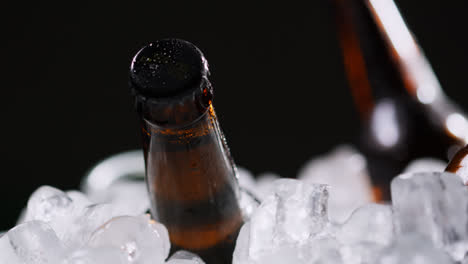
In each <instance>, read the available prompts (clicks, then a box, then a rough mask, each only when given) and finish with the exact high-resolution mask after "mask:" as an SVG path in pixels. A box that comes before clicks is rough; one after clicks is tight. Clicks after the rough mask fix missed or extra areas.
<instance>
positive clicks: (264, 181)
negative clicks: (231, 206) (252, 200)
mask: <svg viewBox="0 0 468 264" xmlns="http://www.w3.org/2000/svg"><path fill="white" fill-rule="evenodd" d="M278 179H280V176H279V175H278V174H276V173H273V172H264V173H260V174H259V175H258V176H257V191H256V195H257V197H258V198H259V199H260V200H262V199H264V198H265V197H266V196H267V195H268V194H270V193H271V192H272V189H273V184H274V182H275V181H276V180H278Z"/></svg>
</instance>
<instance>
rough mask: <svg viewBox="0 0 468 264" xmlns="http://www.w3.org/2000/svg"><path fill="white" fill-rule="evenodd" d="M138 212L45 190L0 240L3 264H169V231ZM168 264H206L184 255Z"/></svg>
mask: <svg viewBox="0 0 468 264" xmlns="http://www.w3.org/2000/svg"><path fill="white" fill-rule="evenodd" d="M134 211H135V210H134V209H131V210H129V209H128V208H126V207H125V206H118V205H116V204H93V203H92V202H91V201H90V200H89V199H88V198H87V196H86V195H85V194H83V193H81V192H78V191H71V192H67V193H65V192H62V191H60V190H58V189H55V188H52V187H49V186H43V187H40V188H39V189H38V190H37V191H35V192H34V193H33V194H32V196H31V198H30V199H29V201H28V205H27V208H26V211H25V214H24V217H23V219H22V220H21V223H20V224H19V225H17V226H16V227H14V228H12V229H11V230H9V231H8V232H7V233H5V234H4V235H3V236H2V237H0V263H8V264H23V263H26V264H106V263H113V264H114V263H116V264H126V263H141V264H150V263H151V264H158V263H160V264H162V263H165V260H166V259H167V257H168V255H169V249H170V242H169V236H168V232H167V229H166V228H165V227H164V226H163V225H161V224H159V223H157V222H155V221H154V220H151V219H150V217H149V215H145V214H141V213H140V214H135V212H134ZM166 263H171V264H177V263H186V264H201V263H203V262H202V261H201V260H200V259H199V258H198V257H196V256H192V255H191V254H190V253H188V252H178V253H176V254H174V255H173V256H172V257H171V258H170V259H169V260H168V262H166Z"/></svg>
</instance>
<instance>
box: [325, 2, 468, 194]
mask: <svg viewBox="0 0 468 264" xmlns="http://www.w3.org/2000/svg"><path fill="white" fill-rule="evenodd" d="M330 1H331V3H332V4H333V10H334V14H335V16H336V22H337V26H338V33H339V34H338V35H339V39H340V44H341V49H342V52H343V59H344V65H345V70H346V74H347V77H348V83H349V86H350V88H351V91H352V94H353V98H354V100H355V103H356V106H357V108H358V111H359V113H360V117H361V120H362V126H361V133H360V139H359V143H358V145H359V148H360V150H361V151H362V152H363V153H364V155H365V156H366V158H367V160H368V165H369V171H370V174H371V177H372V181H373V183H374V185H375V186H376V190H377V191H378V193H380V195H381V198H382V199H384V200H388V199H390V192H389V188H390V182H391V180H392V178H393V177H395V176H396V175H397V174H399V173H400V172H401V171H402V170H403V169H404V168H405V167H406V165H407V164H408V163H409V162H410V161H411V160H413V159H416V158H420V157H435V158H440V159H443V160H447V159H448V158H449V156H450V155H451V154H452V153H453V152H454V150H456V149H457V148H459V147H462V146H464V145H465V144H466V140H467V139H468V136H467V133H468V130H467V127H468V125H467V124H468V122H467V121H466V120H467V119H466V116H465V115H464V114H463V113H462V112H461V111H460V110H459V108H458V107H457V106H456V105H455V104H454V103H452V102H451V101H450V100H449V99H448V98H447V97H446V96H445V95H444V93H443V91H442V89H441V88H440V84H439V82H438V80H437V77H436V76H435V74H434V73H433V71H432V69H431V67H430V65H429V63H428V61H427V60H426V58H425V56H424V54H423V52H422V51H421V49H420V48H419V46H418V44H417V42H416V41H415V39H414V38H413V35H412V34H411V32H410V31H409V30H408V28H407V26H406V24H405V22H404V21H403V19H402V17H401V15H400V13H399V11H398V9H397V7H396V5H395V3H394V2H393V0H330Z"/></svg>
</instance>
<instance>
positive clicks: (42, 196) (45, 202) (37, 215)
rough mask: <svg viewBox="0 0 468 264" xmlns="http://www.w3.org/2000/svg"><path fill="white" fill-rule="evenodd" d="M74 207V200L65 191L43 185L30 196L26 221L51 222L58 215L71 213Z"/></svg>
mask: <svg viewBox="0 0 468 264" xmlns="http://www.w3.org/2000/svg"><path fill="white" fill-rule="evenodd" d="M73 209H74V206H73V200H72V199H71V198H70V197H68V196H67V195H66V194H65V193H64V192H62V191H61V190H59V189H56V188H53V187H50V186H41V187H39V188H38V189H37V190H36V191H35V192H34V193H33V194H32V195H31V197H30V198H29V201H28V206H27V211H26V216H25V221H30V220H39V221H44V222H46V223H51V222H53V221H54V220H55V219H57V218H58V217H62V216H69V215H71V214H72V211H73ZM52 227H53V226H52ZM54 230H55V228H54Z"/></svg>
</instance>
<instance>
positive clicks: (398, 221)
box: [391, 172, 468, 247]
mask: <svg viewBox="0 0 468 264" xmlns="http://www.w3.org/2000/svg"><path fill="white" fill-rule="evenodd" d="M391 192H392V201H393V210H394V219H395V229H396V232H397V233H399V234H405V233H408V232H417V233H419V234H422V235H424V236H426V237H427V238H428V239H430V240H431V241H432V242H433V243H434V245H435V246H437V247H443V246H448V245H450V244H452V243H457V242H459V241H461V240H466V239H467V238H468V229H467V227H468V214H467V212H466V209H467V208H468V190H467V189H466V186H464V185H463V182H462V181H461V179H460V178H459V177H458V176H457V175H455V174H452V173H447V172H431V173H429V172H426V173H415V174H403V175H400V176H398V177H396V178H395V179H394V180H393V181H392V183H391Z"/></svg>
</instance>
